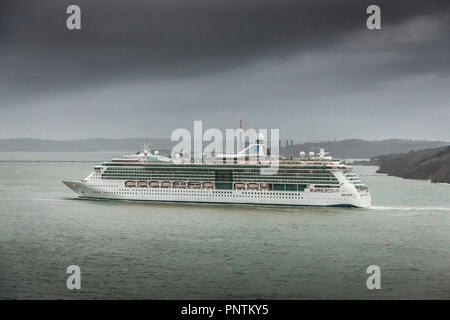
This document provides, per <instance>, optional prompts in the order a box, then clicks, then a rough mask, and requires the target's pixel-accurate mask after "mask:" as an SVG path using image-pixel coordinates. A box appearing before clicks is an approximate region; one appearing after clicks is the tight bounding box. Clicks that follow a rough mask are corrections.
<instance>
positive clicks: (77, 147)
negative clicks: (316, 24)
mask: <svg viewBox="0 0 450 320" xmlns="http://www.w3.org/2000/svg"><path fill="white" fill-rule="evenodd" d="M143 142H147V143H148V144H149V145H150V148H151V149H153V150H155V149H156V150H159V151H164V150H166V153H167V151H168V150H171V148H172V146H173V145H174V144H175V142H171V141H170V139H151V138H133V139H101V138H95V139H86V140H66V141H60V140H41V139H0V152H2V151H39V152H46V151H90V152H93V151H137V150H140V149H141V145H142V143H143ZM448 144H449V143H448V142H444V141H419V140H400V139H389V140H380V141H366V140H357V139H350V140H341V141H325V142H314V143H303V144H296V145H293V146H288V147H282V148H281V149H280V153H281V154H282V155H284V156H291V155H292V156H298V154H299V152H300V151H305V152H309V151H314V152H317V151H318V149H317V147H323V148H325V151H326V152H329V153H330V155H332V156H335V157H338V158H347V159H348V158H353V159H369V158H372V157H374V156H378V155H382V154H398V153H404V152H409V151H412V150H419V149H426V148H434V147H441V146H445V145H448Z"/></svg>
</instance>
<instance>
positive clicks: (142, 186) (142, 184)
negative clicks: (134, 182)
mask: <svg viewBox="0 0 450 320" xmlns="http://www.w3.org/2000/svg"><path fill="white" fill-rule="evenodd" d="M138 187H139V188H147V181H139V182H138Z"/></svg>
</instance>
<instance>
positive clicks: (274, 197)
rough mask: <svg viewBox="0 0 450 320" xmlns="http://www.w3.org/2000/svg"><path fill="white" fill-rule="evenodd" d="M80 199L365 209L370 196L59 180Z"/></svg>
mask: <svg viewBox="0 0 450 320" xmlns="http://www.w3.org/2000/svg"><path fill="white" fill-rule="evenodd" d="M63 183H64V184H65V185H67V186H68V187H69V188H70V189H72V190H73V191H74V192H76V193H77V194H78V195H79V196H80V197H81V198H87V199H105V200H132V201H154V202H184V203H211V204H248V205H272V206H341V207H359V208H366V207H369V206H370V204H371V198H370V193H368V192H366V193H359V192H352V193H348V192H346V193H343V192H310V191H309V190H306V191H266V190H216V189H209V190H208V189H174V188H139V187H134V188H126V187H124V181H114V180H108V182H107V183H106V182H104V181H102V182H101V183H102V184H101V185H95V184H90V183H88V182H84V181H63Z"/></svg>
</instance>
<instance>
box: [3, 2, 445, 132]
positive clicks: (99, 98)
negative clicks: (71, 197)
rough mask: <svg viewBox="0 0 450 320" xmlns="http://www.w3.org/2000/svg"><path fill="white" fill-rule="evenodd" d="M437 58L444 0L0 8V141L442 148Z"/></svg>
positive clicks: (441, 63)
mask: <svg viewBox="0 0 450 320" xmlns="http://www.w3.org/2000/svg"><path fill="white" fill-rule="evenodd" d="M70 4H78V5H79V6H80V7H81V11H82V19H81V23H82V30H79V31H69V30H67V28H66V18H67V16H68V15H67V14H66V8H67V6H68V5H70ZM370 4H378V5H379V6H380V7H381V20H382V24H381V26H382V29H381V30H373V31H372V30H368V29H367V28H366V19H367V16H368V15H367V14H366V8H367V6H368V5H370ZM449 49H450V1H448V0H421V1H418V0H405V1H400V0H396V1H392V0H390V1H365V0H339V1H337V0H333V1H331V0H325V1H324V0H321V1H318V0H272V1H268V0H157V1H155V0H121V1H118V0H96V1H92V0H76V1H74V0H71V1H66V0H45V1H42V0H40V1H30V0H27V1H23V0H19V1H18V0H2V1H1V2H0V138H17V137H33V138H50V139H77V138H92V137H110V138H126V137H155V138H156V137H158V138H163V137H170V134H171V132H172V131H173V130H174V129H175V128H180V127H185V128H188V129H191V128H192V126H193V121H194V120H203V121H204V127H205V128H209V127H214V128H220V129H224V128H232V127H236V126H237V125H238V117H239V114H243V115H244V117H245V125H246V126H247V127H255V128H279V129H280V135H281V137H282V138H283V139H284V138H289V139H291V138H292V139H296V140H332V139H335V138H336V139H345V138H364V139H382V138H410V139H428V140H432V139H433V140H434V139H440V140H447V141H450V57H449V55H450V50H449Z"/></svg>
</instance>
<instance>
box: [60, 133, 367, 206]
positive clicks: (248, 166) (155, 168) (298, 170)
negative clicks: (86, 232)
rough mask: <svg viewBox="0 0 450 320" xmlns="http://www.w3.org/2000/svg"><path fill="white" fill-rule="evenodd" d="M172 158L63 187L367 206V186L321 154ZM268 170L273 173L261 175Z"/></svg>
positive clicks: (124, 196) (259, 147) (174, 198)
mask: <svg viewBox="0 0 450 320" xmlns="http://www.w3.org/2000/svg"><path fill="white" fill-rule="evenodd" d="M173 158H174V159H172V158H169V157H166V156H163V155H160V154H159V152H158V151H154V152H151V150H149V149H148V148H143V150H142V151H141V152H139V153H137V154H132V155H124V156H122V157H119V158H115V159H112V160H111V161H107V162H103V163H102V164H100V165H96V166H95V167H94V171H93V172H92V173H91V174H89V176H87V177H86V178H85V179H83V180H80V181H62V182H63V183H64V184H65V185H66V186H68V187H69V188H70V189H72V190H73V191H74V192H76V193H77V194H78V195H79V197H80V198H86V199H115V200H135V201H153V202H179V203H214V204H237V205H244V204H248V205H273V206H337V207H360V208H364V207H369V206H370V203H371V199H370V193H369V189H368V187H367V185H365V184H364V183H363V182H362V181H361V180H360V179H359V177H358V176H357V175H356V174H355V173H354V172H353V170H352V168H351V167H350V166H348V165H346V164H344V163H343V162H342V161H340V160H339V159H334V158H332V157H330V156H326V155H325V151H324V150H323V149H320V151H319V152H318V153H317V154H314V153H313V152H310V153H309V154H306V153H305V152H300V154H299V157H297V158H290V159H283V158H282V157H276V158H274V156H271V155H267V149H266V146H265V144H264V143H262V142H261V141H259V140H258V141H257V143H256V144H251V145H249V146H248V147H246V148H244V149H243V150H242V151H240V152H238V153H236V154H217V155H215V156H214V157H211V158H210V159H207V160H202V161H200V162H194V161H187V160H184V159H183V158H182V157H180V156H179V155H178V157H173ZM273 166H276V167H277V170H276V172H275V174H264V169H270V168H271V167H273Z"/></svg>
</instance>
